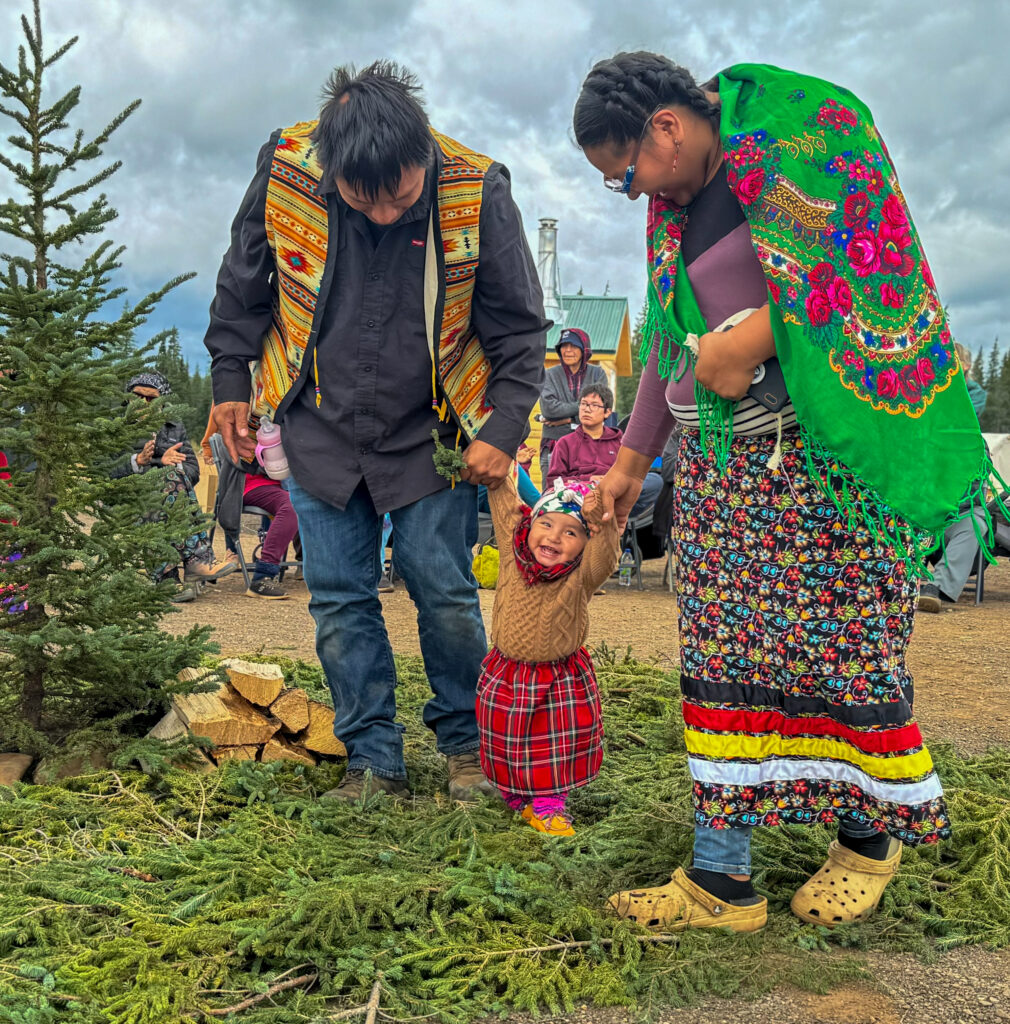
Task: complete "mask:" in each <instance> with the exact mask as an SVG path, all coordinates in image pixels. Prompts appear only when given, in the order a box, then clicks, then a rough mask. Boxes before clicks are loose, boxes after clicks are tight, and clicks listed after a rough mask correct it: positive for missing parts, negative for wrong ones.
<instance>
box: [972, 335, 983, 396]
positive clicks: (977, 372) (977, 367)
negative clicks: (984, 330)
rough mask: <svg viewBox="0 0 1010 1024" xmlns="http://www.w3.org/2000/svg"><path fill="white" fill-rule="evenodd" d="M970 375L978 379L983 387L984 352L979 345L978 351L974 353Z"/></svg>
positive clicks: (973, 378)
mask: <svg viewBox="0 0 1010 1024" xmlns="http://www.w3.org/2000/svg"><path fill="white" fill-rule="evenodd" d="M970 376H971V378H972V380H976V381H978V383H979V384H981V385H982V387H985V353H984V351H983V349H982V346H981V345H979V347H978V352H976V353H975V358H974V360H973V361H972V364H971V374H970Z"/></svg>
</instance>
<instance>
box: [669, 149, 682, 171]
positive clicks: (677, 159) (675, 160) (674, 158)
mask: <svg viewBox="0 0 1010 1024" xmlns="http://www.w3.org/2000/svg"><path fill="white" fill-rule="evenodd" d="M674 145H675V146H676V147H677V152H676V153H675V154H674V156H673V166H672V167H671V168H670V173H671V174H674V173H675V172H676V170H677V163H678V161H679V160H680V142H679V141H678V142H674Z"/></svg>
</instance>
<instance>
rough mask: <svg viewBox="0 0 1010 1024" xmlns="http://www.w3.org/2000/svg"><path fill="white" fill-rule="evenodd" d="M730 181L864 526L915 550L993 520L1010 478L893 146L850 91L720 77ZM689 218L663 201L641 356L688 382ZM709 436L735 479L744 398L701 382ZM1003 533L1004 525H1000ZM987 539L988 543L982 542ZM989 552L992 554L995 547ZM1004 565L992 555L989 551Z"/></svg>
mask: <svg viewBox="0 0 1010 1024" xmlns="http://www.w3.org/2000/svg"><path fill="white" fill-rule="evenodd" d="M719 94H720V97H721V100H722V115H721V125H720V133H721V135H722V144H723V150H724V154H725V156H724V158H725V161H726V169H727V179H728V181H729V185H730V188H731V189H732V190H733V193H734V194H735V196H736V198H737V199H738V200H739V202H740V205H741V207H742V208H743V211H744V214H745V216H746V217H747V221H748V223H749V225H750V231H751V237H752V240H753V244H754V248H755V251H756V253H757V257H758V259H759V260H760V262H761V267H762V269H763V270H764V274H765V278H766V280H767V284H768V298H769V303H770V307H771V321H772V327H773V331H774V335H775V345H776V348H777V352H778V358H779V361H780V363H781V364H782V370H783V373H784V375H785V379H786V384H787V386H788V388H789V394H790V397H791V398H792V402H793V405H794V407H795V409H796V417H797V420H798V421H799V424H800V430H801V432H802V437H803V441H804V446H805V450H806V452H807V458H808V461H809V460H811V459H812V458H813V457H814V456H815V455H816V456H821V457H822V458H823V460H824V461H825V463H826V464H827V465H828V466H829V467H830V475H829V476H828V477H827V478H826V479H825V478H824V476H823V474H822V472H821V471H818V470H816V469H815V467H814V465H813V463H812V462H810V464H809V466H808V468H809V469H810V470H811V476H812V478H813V479H815V480H820V481H821V483H822V489H823V491H824V493H825V494H826V495H827V496H828V497H829V498H830V499H831V500H832V501H833V502H834V504H835V505H836V507H837V508H838V510H839V512H840V514H842V515H843V516H845V518H846V521H847V523H848V524H849V526H850V527H853V528H854V527H856V526H860V525H862V526H865V527H867V528H869V529H870V530H871V531H872V532H873V533H874V534H875V535H876V536H877V537H878V538H879V539H880V540H881V541H882V542H884V543H887V544H894V545H895V546H897V547H898V548H899V550H901V549H904V548H906V547H908V548H910V549H911V550H912V551H913V562H914V567H915V571H916V572H917V574H919V575H921V576H928V575H929V574H928V571H927V570H926V568H925V566H924V564H923V559H924V557H925V556H926V555H927V554H928V553H929V552H930V551H932V550H934V549H935V548H936V547H937V545H938V544H939V543H940V542H941V538H942V534H943V530H944V528H945V526H946V525H947V524H949V523H950V522H952V521H954V520H955V519H957V518H960V517H962V516H964V515H966V514H968V512H967V510H968V508H969V502H970V505H971V506H974V507H976V508H978V507H981V508H984V507H985V504H986V502H985V495H986V487H987V484H989V483H990V481H995V482H994V483H993V489H994V490H995V492H996V493H997V494H998V493H1000V492H1001V490H1005V486H1006V485H1005V484H1003V485H1002V486H1000V485H1001V484H1002V481H999V480H998V477H996V474H995V471H994V469H993V466H992V463H991V461H990V459H989V456H988V453H987V451H986V448H985V444H984V442H983V440H982V436H981V433H980V431H979V426H978V420H977V419H976V417H975V413H974V411H973V410H972V407H971V402H970V401H969V399H968V392H967V388H966V386H965V381H964V375H963V374H962V372H961V369H960V367H959V365H958V361H957V357H956V355H955V352H954V344H953V341H952V339H951V336H950V331H949V330H948V328H947V323H946V317H945V315H944V311H943V307H942V306H941V305H940V300H939V297H938V296H937V293H936V285H935V283H934V281H933V275H932V274H931V273H930V269H929V264H928V263H927V262H926V258H925V256H924V255H923V253H922V247H921V245H920V243H919V239H918V236H917V235H916V232H915V227H914V226H913V224H912V221H911V218H910V217H909V215H908V210H907V207H906V205H905V200H904V196H903V195H902V193H901V189H900V187H899V185H898V179H897V176H896V174H895V170H894V166H893V164H892V163H891V159H890V157H889V155H888V153H887V148H886V146H885V145H884V142H883V140H882V139H881V137H880V135H879V134H878V132H877V130H876V128H875V127H874V124H873V117H872V115H871V114H870V112H869V110H868V109H867V108H866V106H865V105H864V104H863V103H861V102H860V101H859V100H858V99H856V97H855V96H853V95H852V93H850V92H848V91H847V90H846V89H842V88H840V87H838V86H835V85H832V84H830V83H829V82H824V81H821V80H820V79H817V78H810V77H808V76H805V75H799V74H795V73H793V72H789V71H783V70H781V69H779V68H776V67H772V66H770V65H761V64H739V65H736V66H734V67H731V68H729V69H727V70H726V71H724V72H722V73H721V74H720V75H719ZM686 222H687V211H686V209H685V208H682V207H679V206H677V205H676V204H674V203H672V202H670V201H669V200H665V199H662V198H661V197H659V196H656V197H654V198H653V199H652V200H651V201H650V203H649V218H648V229H647V234H648V260H649V279H650V287H649V310H648V316H647V319H646V324H645V330H644V334H643V337H644V341H643V345H642V353H641V356H642V361H643V362H645V361H646V360H647V358H648V355H649V351H650V349H651V347H652V345H653V344H654V343H655V344H658V345H659V346H660V349H659V352H658V365H659V373H660V376H662V377H670V376H671V375H672V376H673V377H674V379H679V378H680V377H681V376H682V375H683V373H684V371H685V369H686V368H687V366H688V360H689V359H692V358H693V357H692V356H691V355H690V353H689V350H688V349H687V348H686V347H685V339H686V337H687V335H688V334H698V335H700V334H703V333H704V332H705V331H706V330H707V328H706V326H705V322H704V320H703V319H702V316H701V313H700V311H699V309H698V304H697V301H696V300H695V298H694V293H693V292H692V290H691V286H690V282H689V281H688V277H687V274H686V273H685V272H684V271H683V260H682V257H681V253H680V240H681V233H682V231H683V228H684V225H685V224H686ZM696 391H697V397H698V406H699V412H700V414H701V420H702V441H703V443H704V445H705V447H706V450H708V451H709V452H712V453H714V454H715V456H716V458H717V459H718V460H719V462H720V464H721V465H723V466H725V461H726V457H727V453H728V447H729V442H730V440H731V439H732V418H733V406H734V403H733V402H729V401H726V400H725V399H722V398H720V397H719V396H717V395H714V394H713V393H712V392H710V391H707V390H706V389H704V388H702V387H701V386H700V385H698V387H697V389H696ZM986 520H987V522H988V514H987V515H986ZM980 539H981V540H983V541H984V538H980ZM983 546H985V544H983ZM986 554H987V555H988V554H989V552H988V551H987V552H986Z"/></svg>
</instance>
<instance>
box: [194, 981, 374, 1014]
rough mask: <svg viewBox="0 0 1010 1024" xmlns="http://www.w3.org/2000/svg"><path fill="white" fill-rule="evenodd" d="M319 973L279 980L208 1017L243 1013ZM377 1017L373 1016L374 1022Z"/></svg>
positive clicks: (209, 1012) (304, 983) (308, 982)
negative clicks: (264, 989)
mask: <svg viewBox="0 0 1010 1024" xmlns="http://www.w3.org/2000/svg"><path fill="white" fill-rule="evenodd" d="M318 977H319V975H318V974H301V975H299V976H298V977H297V978H288V980H287V981H279V982H277V983H276V984H275V985H271V986H270V988H268V989H267V990H266V992H259V993H257V994H256V995H254V996H250V997H249V998H248V999H243V1000H242V1002H240V1003H235V1005H234V1006H222V1007H220V1008H218V1009H216V1010H204V1011H203V1013H205V1014H206V1015H207V1016H208V1017H227V1016H228V1014H229V1013H241V1012H242V1011H243V1010H248V1009H249V1007H250V1006H256V1005H257V1004H259V1003H262V1002H263V1000H264V999H269V998H270V997H271V996H275V995H277V993H278V992H284V991H286V990H287V989H289V988H297V987H298V986H299V985H311V984H312V983H313V982H314V981H315V980H316V979H317V978H318ZM374 1020H375V1018H374V1017H373V1018H372V1021H373V1022H374Z"/></svg>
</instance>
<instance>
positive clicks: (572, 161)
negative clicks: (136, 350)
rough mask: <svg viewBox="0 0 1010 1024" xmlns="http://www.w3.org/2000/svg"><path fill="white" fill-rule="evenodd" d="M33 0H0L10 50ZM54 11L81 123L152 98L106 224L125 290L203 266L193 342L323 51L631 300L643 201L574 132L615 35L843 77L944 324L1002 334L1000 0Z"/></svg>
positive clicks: (167, 313) (312, 0) (616, 43)
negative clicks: (366, 70) (422, 105)
mask: <svg viewBox="0 0 1010 1024" xmlns="http://www.w3.org/2000/svg"><path fill="white" fill-rule="evenodd" d="M29 3H30V0H21V2H20V3H19V0H5V2H4V3H3V4H2V10H0V61H3V63H4V64H6V65H7V66H11V65H12V64H13V63H14V61H15V60H16V50H15V47H16V42H17V39H18V37H19V34H20V32H19V28H18V8H19V7H21V8H23V9H24V10H27V9H28V5H29ZM43 26H44V31H45V32H46V36H47V43H48V49H49V50H52V49H54V48H55V47H56V46H57V45H59V44H60V43H62V42H63V41H64V40H65V39H66V38H67V37H68V36H71V35H79V36H80V42H79V43H78V44H77V46H76V47H75V48H74V49H73V50H72V51H71V53H70V54H69V55H68V56H67V57H66V58H64V59H63V60H62V61H61V62H60V63H59V64H58V65H57V66H56V68H55V69H54V73H53V74H52V77H51V88H52V89H53V90H54V92H53V93H51V94H50V96H52V95H55V90H59V89H63V88H66V87H68V86H69V85H72V84H74V83H80V84H81V85H82V87H83V93H82V103H81V106H80V107H78V110H77V114H78V115H79V117H78V121H77V122H76V123H79V124H81V125H82V126H84V127H85V128H91V129H94V128H97V127H99V126H100V125H103V124H104V123H105V122H106V121H107V120H108V119H109V118H110V116H111V115H113V114H115V113H116V112H117V111H118V110H119V109H121V108H122V107H123V106H125V105H126V103H128V102H129V101H130V100H132V99H134V98H137V97H139V98H141V99H142V100H143V104H142V106H141V108H140V110H139V111H138V112H137V113H136V114H134V115H133V117H132V118H130V120H129V121H127V123H126V124H125V126H124V127H123V128H122V129H120V131H119V133H118V134H117V135H116V136H115V137H114V139H113V142H112V143H110V145H109V147H108V150H107V155H108V156H109V157H111V158H117V159H121V160H123V162H124V167H123V169H122V170H121V171H120V172H119V173H118V174H117V175H116V176H115V177H114V178H113V179H112V180H111V181H110V182H109V184H108V192H109V195H110V198H111V200H112V202H113V205H115V206H116V207H117V208H118V209H119V211H120V218H119V220H118V221H117V222H116V223H115V224H114V225H113V227H112V229H111V235H112V237H113V238H114V239H115V240H116V241H117V242H119V243H124V244H125V245H126V246H127V247H128V249H127V253H126V256H125V258H124V259H125V274H126V283H127V286H128V288H129V290H130V294H131V297H133V298H138V297H139V296H140V295H141V294H142V293H143V292H145V291H147V290H150V289H151V288H153V287H156V286H157V285H159V284H160V283H162V282H164V281H165V280H167V279H168V278H170V277H172V276H174V275H176V274H178V273H181V272H184V271H188V270H194V271H196V272H197V274H198V276H197V278H196V279H195V280H194V281H191V282H189V283H187V284H185V285H183V286H182V287H180V288H179V289H177V290H176V291H175V292H174V293H173V294H172V295H171V296H170V298H169V299H167V300H166V301H165V302H164V303H163V304H162V307H161V309H160V311H159V313H158V315H157V318H156V320H154V321H152V324H151V327H152V330H153V329H155V328H160V327H164V326H169V325H172V324H175V325H176V326H178V328H179V330H180V333H181V336H182V339H183V343H184V347H185V350H186V352H187V353H188V354H189V355H190V356H191V357H192V358H193V359H200V360H202V359H203V358H204V352H203V347H202V335H203V331H204V328H205V326H206V310H207V306H208V304H209V302H210V299H211V296H212V292H213V286H214V279H215V275H216V272H217V267H218V265H219V262H220V259H221V255H222V254H223V252H224V250H225V248H226V247H227V244H228V230H229V225H230V223H231V218H232V216H233V214H234V211H235V209H236V208H237V205H238V202H239V200H240V198H241V196H242V194H243V192H244V190H245V188H246V186H247V184H248V181H249V179H250V177H251V175H252V171H253V167H254V162H255V156H256V153H257V150H258V149H259V147H260V145H261V144H262V143H263V142H264V141H265V140H266V138H267V137H268V135H269V134H270V132H271V131H272V130H273V129H274V128H277V127H281V126H282V125H286V124H290V123H292V122H294V121H297V120H304V119H308V118H311V117H313V116H315V113H316V111H317V109H318V99H319V92H320V87H321V85H322V83H323V81H324V80H325V78H326V76H327V74H328V72H329V71H330V69H331V68H332V67H333V66H334V65H336V64H341V63H344V62H348V61H353V62H355V63H357V64H359V65H360V64H363V63H367V62H369V61H371V60H374V59H375V58H377V57H389V58H393V59H396V60H399V61H401V62H403V63H405V64H406V65H408V66H409V67H410V68H411V69H412V70H414V71H415V72H416V73H417V74H418V75H419V76H420V78H421V80H422V82H423V84H424V87H425V101H426V105H427V108H428V112H429V115H430V117H431V120H432V123H433V124H434V125H435V126H436V127H438V128H439V129H440V130H442V131H444V132H446V133H448V134H450V135H452V136H455V137H456V138H459V139H460V140H462V141H463V142H465V143H466V144H467V145H469V146H471V147H472V148H474V149H478V150H480V151H482V152H485V153H488V154H489V155H491V156H493V157H495V158H496V159H499V160H501V161H503V162H504V163H506V164H507V165H508V167H509V168H510V170H511V172H512V181H513V189H514V194H515V197H516V201H517V202H518V203H519V206H520V208H521V210H522V213H523V217H524V219H525V223H526V229H527V233H528V235H529V236H530V242H531V246H533V247H534V250H535V246H536V230H537V220H538V218H540V217H544V216H551V217H556V218H558V221H559V228H560V234H559V248H560V260H561V277H562V286H563V288H564V290H565V291H566V292H568V291H576V290H578V289H579V288H580V287H581V288H583V289H584V290H585V292H586V293H587V294H591V293H602V292H603V290H604V288H606V287H608V286H609V289H610V293H611V294H617V295H627V296H628V297H629V299H630V302H631V305H632V309H633V311H634V310H635V309H637V308H638V306H639V305H640V304H641V300H642V297H643V295H644V287H645V275H644V241H643V231H644V215H645V204H644V201H639V202H638V203H636V204H631V203H629V202H628V201H627V200H626V199H624V198H622V197H616V196H613V195H611V194H609V193H607V192H606V191H605V190H604V189H603V188H602V186H601V184H600V180H599V176H598V175H597V173H596V172H595V171H593V170H592V168H590V167H589V165H588V164H587V163H586V162H585V160H584V158H583V157H582V155H581V154H580V152H579V151H578V149H577V148H576V147H575V146H574V144H573V142H572V141H571V137H570V116H571V110H572V105H573V103H574V100H575V97H576V95H577V93H578V89H579V85H580V83H581V81H582V79H583V77H584V76H585V74H586V72H587V71H588V70H589V68H590V67H591V66H592V64H593V63H594V61H596V60H598V59H600V58H601V57H606V56H610V55H611V54H612V53H614V52H616V51H617V50H622V49H653V50H657V51H660V52H662V53H665V54H666V55H668V56H670V57H671V58H673V59H674V60H676V61H678V62H679V63H681V64H684V65H685V66H687V67H688V68H690V69H691V70H692V71H694V73H695V74H696V75H697V76H698V77H699V78H701V77H702V76H706V77H707V76H708V75H710V74H711V73H712V72H714V71H716V70H718V69H719V68H721V67H724V66H726V65H727V64H731V63H735V62H743V61H755V62H764V63H771V64H778V65H780V66H785V67H791V68H794V69H796V70H799V71H804V72H808V73H811V74H816V75H819V76H821V77H825V78H829V79H833V80H835V81H837V82H840V83H841V84H844V85H846V86H848V87H849V88H850V89H852V90H853V91H854V92H856V93H857V95H859V96H860V97H861V98H862V99H863V100H865V101H866V102H867V103H868V104H869V105H870V107H871V109H872V110H873V111H874V114H875V117H876V120H877V124H878V126H879V127H880V129H881V131H882V133H883V135H884V137H885V139H886V140H887V142H888V146H889V148H890V151H891V154H892V156H893V157H894V159H895V162H896V164H897V167H898V170H899V174H900V176H901V180H902V186H903V188H904V191H905V193H906V196H907V198H908V201H909V204H910V207H911V210H912V213H913V216H914V218H915V220H916V223H917V226H918V229H919V233H920V235H921V237H922V239H923V243H924V245H925V248H926V252H927V254H928V256H929V259H930V263H931V264H932V267H933V270H934V273H935V276H936V279H937V282H938V284H939V288H940V294H941V297H942V299H943V301H944V303H945V304H946V305H947V307H948V309H949V312H950V315H951V319H952V322H953V326H954V331H955V336H956V337H957V338H958V339H959V340H961V341H963V342H965V343H967V344H968V345H969V346H970V347H971V348H972V350H976V349H977V348H978V346H979V345H983V346H985V347H986V348H988V347H989V346H990V345H991V344H992V341H993V338H994V337H995V336H996V335H1000V336H1001V337H1002V343H1003V344H1006V342H1007V340H1008V339H1010V298H1008V294H1010V287H1008V286H1010V102H1008V96H1007V93H1008V90H1007V88H1006V86H1007V85H1008V84H1010V74H1008V70H1007V56H1006V40H1007V39H1010V4H1008V3H1006V2H1004V0H962V2H961V3H958V4H953V3H949V2H945V3H936V2H934V0H873V2H865V0H849V2H845V3H843V2H841V0H796V2H794V3H792V4H789V5H787V4H782V3H770V2H766V0H723V2H721V3H720V2H716V3H711V4H690V5H689V4H675V3H669V2H667V3H659V2H654V0H640V2H638V3H633V2H631V0H510V2H507V3H500V2H492V0H471V2H469V3H449V2H446V0H360V2H358V0H354V2H352V0H269V2H267V0H241V2H239V0H211V2H208V0H172V2H171V3H165V2H164V0H43ZM1000 82H1003V83H1004V84H1003V86H1000V85H999V83H1000ZM9 132H10V129H9V127H8V126H7V125H6V124H3V125H0V135H3V136H6V135H7V134H9ZM8 186H9V182H7V181H4V180H3V179H2V178H0V200H2V199H3V198H5V196H6V195H7V194H9V191H10V190H9V187H8Z"/></svg>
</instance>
